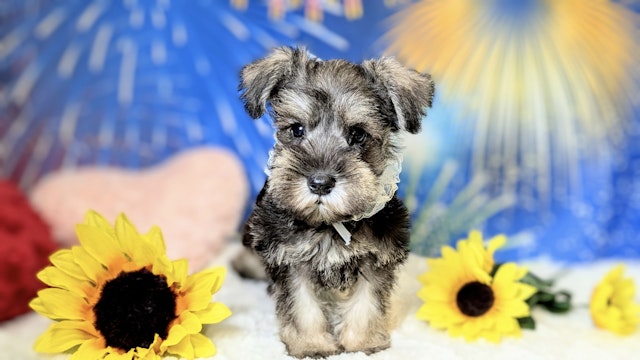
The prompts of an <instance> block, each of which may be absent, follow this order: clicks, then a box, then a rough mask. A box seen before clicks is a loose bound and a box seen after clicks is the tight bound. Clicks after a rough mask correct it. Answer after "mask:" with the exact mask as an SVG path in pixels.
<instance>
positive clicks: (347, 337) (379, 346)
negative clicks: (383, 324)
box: [340, 329, 391, 355]
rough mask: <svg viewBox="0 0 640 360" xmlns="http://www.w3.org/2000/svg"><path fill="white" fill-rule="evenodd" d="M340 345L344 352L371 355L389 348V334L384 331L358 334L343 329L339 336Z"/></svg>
mask: <svg viewBox="0 0 640 360" xmlns="http://www.w3.org/2000/svg"><path fill="white" fill-rule="evenodd" d="M340 345H341V346H342V347H343V348H344V350H345V351H346V352H357V351H362V352H364V353H365V354H367V355H369V354H373V353H375V352H378V351H382V350H384V349H388V348H389V346H391V338H390V336H389V333H388V332H387V331H384V330H380V331H376V332H374V333H366V332H365V333H358V332H355V331H351V330H350V329H345V330H344V331H343V332H342V333H341V334H340Z"/></svg>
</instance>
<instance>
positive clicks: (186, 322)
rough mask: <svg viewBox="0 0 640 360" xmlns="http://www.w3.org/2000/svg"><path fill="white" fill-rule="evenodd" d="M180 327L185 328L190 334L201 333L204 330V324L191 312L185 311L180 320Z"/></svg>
mask: <svg viewBox="0 0 640 360" xmlns="http://www.w3.org/2000/svg"><path fill="white" fill-rule="evenodd" d="M178 322H179V324H180V325H182V326H183V327H184V329H185V330H186V331H187V333H188V334H195V333H199V332H200V330H202V322H201V321H200V319H199V318H198V316H196V315H195V314H193V313H192V312H190V311H184V312H182V314H180V316H179V318H178Z"/></svg>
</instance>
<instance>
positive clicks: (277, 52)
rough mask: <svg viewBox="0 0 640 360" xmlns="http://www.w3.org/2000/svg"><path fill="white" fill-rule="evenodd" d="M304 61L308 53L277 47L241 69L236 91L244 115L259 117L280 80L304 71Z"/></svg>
mask: <svg viewBox="0 0 640 360" xmlns="http://www.w3.org/2000/svg"><path fill="white" fill-rule="evenodd" d="M307 59H308V53H307V51H306V50H305V49H303V48H295V49H294V48H290V47H280V48H276V49H274V50H273V51H272V52H271V53H270V54H269V55H267V57H265V58H262V59H260V60H256V61H255V62H252V63H251V64H249V65H247V66H245V67H243V68H242V70H241V72H240V86H239V90H240V91H241V94H240V99H242V102H243V103H244V108H245V110H246V111H247V113H249V115H250V116H251V117H252V118H254V119H257V118H259V117H260V116H262V115H263V114H264V113H265V111H266V110H267V101H268V100H270V99H272V98H273V97H274V96H275V95H276V94H277V92H278V90H279V89H280V88H281V87H282V84H283V82H284V80H286V79H291V78H293V77H295V76H296V75H297V73H298V72H299V71H300V70H301V69H304V67H305V64H306V61H307Z"/></svg>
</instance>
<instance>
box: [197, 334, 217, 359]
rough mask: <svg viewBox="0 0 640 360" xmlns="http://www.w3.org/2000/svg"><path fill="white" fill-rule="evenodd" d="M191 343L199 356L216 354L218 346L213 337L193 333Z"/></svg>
mask: <svg viewBox="0 0 640 360" xmlns="http://www.w3.org/2000/svg"><path fill="white" fill-rule="evenodd" d="M191 345H192V346H193V350H194V355H195V357H197V358H207V357H212V356H214V355H215V354H216V352H217V350H216V346H215V345H214V344H213V342H212V341H211V339H209V338H208V337H206V336H204V335H202V334H193V335H191Z"/></svg>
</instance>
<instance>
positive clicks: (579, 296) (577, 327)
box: [0, 246, 640, 360]
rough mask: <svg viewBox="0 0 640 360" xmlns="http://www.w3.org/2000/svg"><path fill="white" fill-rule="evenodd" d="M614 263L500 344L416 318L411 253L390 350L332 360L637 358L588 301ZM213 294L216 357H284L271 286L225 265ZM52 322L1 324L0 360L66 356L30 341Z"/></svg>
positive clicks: (563, 284)
mask: <svg viewBox="0 0 640 360" xmlns="http://www.w3.org/2000/svg"><path fill="white" fill-rule="evenodd" d="M237 250H238V247H237V246H231V247H229V248H228V249H227V250H226V251H225V252H224V253H223V254H222V255H221V256H220V257H219V258H218V259H216V261H214V262H213V264H212V265H218V264H224V265H228V262H229V259H230V258H231V257H232V256H233V254H234V253H235V252H236V251H237ZM615 263H616V262H614V261H602V262H597V263H591V264H583V265H572V266H571V267H569V268H567V269H566V272H565V273H564V275H563V276H562V277H561V278H560V279H559V280H558V282H557V284H556V287H557V289H566V290H569V291H570V292H571V293H573V302H574V304H575V306H576V308H575V309H574V310H573V311H571V312H570V313H569V314H566V315H556V314H549V313H547V312H546V311H544V310H542V309H537V310H535V311H534V313H533V317H534V319H535V320H536V322H537V329H536V330H524V331H523V336H522V338H520V339H513V338H509V339H505V340H504V341H503V342H501V343H500V344H497V345H496V344H491V343H488V342H484V341H480V342H476V343H466V342H465V341H464V340H462V339H460V338H451V337H449V336H448V335H446V333H443V332H440V331H437V330H434V329H432V328H430V327H429V325H428V324H427V323H424V322H421V321H419V320H417V319H416V318H415V313H416V311H417V309H418V308H419V307H420V305H421V301H420V299H418V297H417V296H416V295H415V294H416V292H417V291H418V290H419V288H420V284H419V283H418V281H417V280H416V278H417V276H418V275H419V274H421V273H422V272H424V271H425V270H426V261H425V260H424V258H421V257H418V256H413V255H412V256H411V257H410V260H409V262H408V264H407V265H406V267H405V268H404V269H403V272H402V275H401V283H400V288H399V290H400V291H399V295H400V304H399V305H400V306H399V307H398V308H399V309H400V323H399V325H398V327H397V328H396V329H395V330H394V331H393V332H392V345H391V348H389V349H387V350H385V351H382V352H379V353H376V354H374V355H371V356H367V355H365V354H363V353H350V354H341V355H337V356H332V357H330V358H329V359H333V360H338V359H369V358H370V359H403V360H404V359H409V360H417V359H447V360H449V359H510V360H511V359H518V360H526V359H633V358H638V356H640V355H639V354H640V331H639V332H636V333H635V334H633V335H631V336H628V337H618V336H617V335H614V334H612V333H609V332H607V331H604V330H599V329H597V328H595V327H594V326H593V325H592V322H591V318H590V316H589V310H588V302H589V298H590V296H591V291H592V289H593V287H594V286H595V285H596V283H597V282H598V281H599V280H600V279H601V278H602V276H603V275H604V274H605V273H606V272H607V271H608V270H609V269H611V268H612V267H613V266H614V264H615ZM626 264H627V271H626V273H625V274H626V276H628V277H631V278H633V279H634V281H635V282H636V284H640V262H626ZM525 265H528V267H529V269H530V270H532V271H533V272H534V273H536V274H537V275H540V276H543V277H548V276H551V275H553V274H556V273H557V272H558V271H559V270H561V265H560V264H558V263H554V262H550V261H544V260H540V261H535V262H528V263H525ZM215 299H216V300H217V301H222V302H223V303H225V304H226V305H228V306H229V307H230V308H231V310H232V311H233V315H231V317H229V318H228V319H226V320H225V321H223V322H222V323H220V324H216V325H214V326H211V327H209V328H208V329H207V331H206V334H207V335H208V336H209V337H210V338H211V339H213V342H214V343H215V345H216V347H217V349H218V354H217V355H216V356H215V357H214V358H215V359H239V360H251V359H286V358H288V356H287V355H286V353H285V348H284V345H283V344H282V343H281V342H280V341H279V339H278V335H277V323H276V319H275V316H274V309H273V302H272V301H271V299H270V298H269V297H268V296H267V294H266V284H265V283H262V282H256V281H249V280H243V279H241V278H240V277H239V276H237V275H236V274H235V273H234V272H233V271H232V270H229V271H228V274H227V278H226V280H225V283H224V285H223V286H222V288H221V289H220V291H219V292H218V294H216V296H215ZM49 323H50V322H49V320H48V319H46V318H44V317H41V316H39V315H37V314H34V313H31V314H27V315H24V316H21V317H19V318H16V319H14V320H12V321H8V322H4V323H1V324H0V359H1V360H5V359H6V360H14V359H15V360H27V359H56V360H58V359H66V358H67V357H68V356H66V355H57V356H47V355H40V354H36V353H35V352H34V351H33V350H32V349H31V346H32V344H33V342H34V340H35V339H36V337H37V336H38V335H39V334H40V333H42V332H43V331H44V330H45V329H46V328H47V326H48V324H49Z"/></svg>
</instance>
